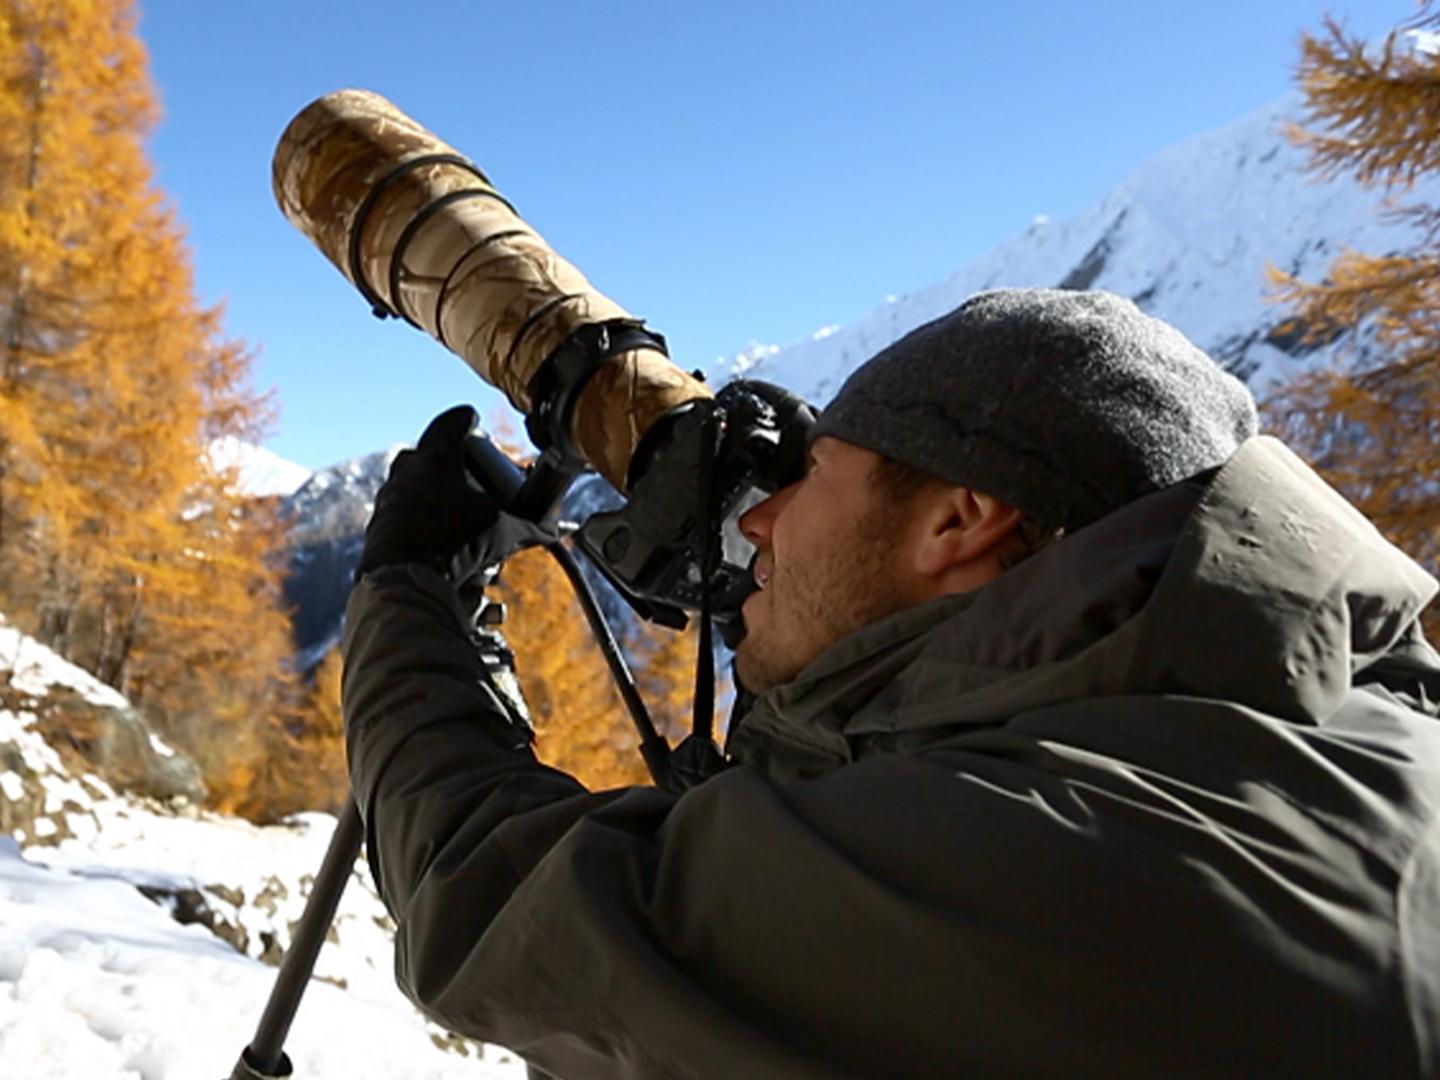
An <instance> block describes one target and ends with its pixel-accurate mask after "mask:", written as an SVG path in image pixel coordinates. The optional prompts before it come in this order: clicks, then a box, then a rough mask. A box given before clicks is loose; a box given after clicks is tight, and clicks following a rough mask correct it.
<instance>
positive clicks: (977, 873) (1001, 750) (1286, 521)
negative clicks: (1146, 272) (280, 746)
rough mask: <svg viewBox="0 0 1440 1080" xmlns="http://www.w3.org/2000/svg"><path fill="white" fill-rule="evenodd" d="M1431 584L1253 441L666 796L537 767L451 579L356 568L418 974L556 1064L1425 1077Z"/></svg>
mask: <svg viewBox="0 0 1440 1080" xmlns="http://www.w3.org/2000/svg"><path fill="white" fill-rule="evenodd" d="M1435 591H1436V584H1435V582H1434V581H1433V580H1432V579H1431V578H1430V577H1429V576H1428V575H1426V574H1425V573H1424V572H1423V571H1421V570H1420V569H1419V568H1418V567H1417V566H1416V565H1415V564H1414V563H1413V562H1411V561H1410V560H1409V559H1407V558H1406V557H1405V556H1404V555H1402V554H1401V553H1400V552H1399V551H1397V550H1396V549H1395V548H1393V547H1392V546H1390V545H1389V544H1388V543H1386V542H1385V541H1384V540H1382V539H1381V538H1380V536H1379V535H1378V534H1377V533H1376V532H1375V530H1374V529H1373V528H1372V527H1371V526H1370V525H1369V524H1368V523H1366V522H1365V521H1364V519H1363V518H1361V517H1360V516H1359V515H1358V514H1357V513H1356V512H1355V511H1354V510H1353V509H1352V508H1350V507H1349V506H1348V505H1347V504H1346V503H1344V502H1343V501H1342V500H1341V499H1340V498H1339V497H1338V496H1336V495H1335V494H1334V493H1333V492H1332V491H1330V490H1329V489H1328V488H1327V487H1325V486H1324V485H1323V484H1322V483H1321V482H1320V481H1319V479H1318V478H1317V477H1316V476H1315V475H1314V474H1313V473H1312V472H1310V471H1309V469H1308V468H1306V467H1305V466H1304V465H1303V464H1302V463H1301V462H1300V461H1299V460H1298V459H1297V458H1296V457H1294V455H1292V454H1291V453H1290V452H1289V451H1288V450H1286V449H1285V448H1284V447H1283V446H1282V445H1281V444H1279V443H1277V442H1275V441H1273V440H1270V439H1265V438H1259V439H1254V440H1251V441H1250V442H1247V443H1246V444H1245V445H1244V446H1243V447H1242V448H1241V449H1240V451H1239V452H1238V453H1237V454H1236V455H1235V457H1234V458H1233V459H1232V460H1231V461H1230V462H1229V463H1228V464H1227V465H1226V466H1225V468H1224V469H1223V470H1221V471H1220V472H1219V474H1218V475H1216V476H1214V477H1213V478H1209V479H1208V482H1205V481H1201V480H1196V481H1192V482H1191V483H1188V484H1182V485H1180V486H1178V487H1176V488H1172V489H1169V490H1167V491H1163V492H1160V493H1157V494H1155V495H1152V496H1149V497H1147V498H1144V499H1142V500H1139V501H1138V502H1136V503H1134V504H1132V505H1130V506H1129V507H1126V508H1125V509H1122V510H1121V511H1119V512H1117V513H1115V514H1113V515H1111V516H1110V517H1108V518H1106V519H1104V520H1102V521H1100V522H1098V523H1096V524H1095V525H1093V526H1091V527H1089V528H1087V529H1085V530H1082V531H1080V532H1078V533H1076V534H1075V535H1073V536H1071V537H1069V538H1067V539H1065V540H1064V541H1062V542H1061V543H1059V544H1057V545H1054V546H1053V547H1051V548H1049V549H1047V550H1045V551H1043V552H1041V553H1040V554H1038V555H1036V556H1034V557H1033V558H1031V559H1030V560H1028V561H1026V562H1025V563H1023V564H1021V565H1020V566H1018V567H1016V568H1015V569H1012V570H1010V571H1008V572H1007V573H1005V574H1004V575H1002V576H1001V577H1000V578H999V579H997V580H996V581H994V582H992V583H991V584H990V585H987V586H986V587H985V588H983V589H981V590H979V591H977V592H975V593H971V594H968V595H964V596H953V597H947V598H944V599H941V600H938V601H934V602H932V603H930V604H926V605H923V606H921V607H917V608H913V609H910V610H908V611H905V612H901V613H899V614H897V615H895V616H892V617H890V618H888V619H885V620H883V621H880V622H877V623H874V624H872V625H870V626H868V627H865V628H864V629H862V630H861V631H859V632H857V633H856V634H853V635H851V636H850V637H848V638H846V639H845V640H843V641H841V642H839V643H837V644H836V645H835V646H833V647H832V648H831V649H829V650H828V651H827V652H825V653H824V654H822V655H821V656H820V657H818V658H817V659H816V660H815V661H814V662H813V663H812V664H811V665H810V667H809V668H807V669H806V670H805V671H804V672H803V673H802V674H801V676H800V677H799V678H798V679H797V680H796V681H795V682H794V683H791V684H789V685H786V686H782V687H779V688H777V689H776V690H774V691H772V692H770V693H769V694H767V695H765V696H764V697H762V698H761V699H760V700H759V701H758V702H757V703H756V704H755V705H754V707H753V708H752V709H751V710H750V711H749V713H748V714H747V715H746V716H745V717H744V718H743V721H742V722H740V724H739V725H738V727H737V728H736V730H735V731H734V732H733V733H732V737H731V741H730V746H729V753H730V757H731V759H732V761H733V766H732V767H731V768H730V769H728V770H726V771H724V772H722V773H721V774H720V775H718V776H716V777H715V778H713V779H711V780H709V781H707V782H706V783H704V784H702V785H701V786H699V787H698V788H696V789H694V790H692V791H690V792H689V793H688V794H686V795H684V796H683V797H678V798H677V797H673V796H670V795H666V794H662V793H660V792H658V791H656V790H654V789H649V788H632V789H627V790H622V791H611V792H603V793H596V794H590V793H587V792H586V791H585V790H584V789H583V788H582V787H581V785H580V784H579V783H577V782H576V781H575V780H573V779H571V778H570V777H568V776H565V775H563V774H561V773H559V772H556V771H554V770H551V769H548V768H546V767H544V766H542V765H540V764H538V763H537V762H536V761H535V760H534V758H533V757H532V755H531V754H530V753H529V751H528V750H527V749H525V748H523V739H522V738H520V737H519V736H518V735H517V734H516V733H515V732H514V729H511V728H509V727H507V725H506V724H505V723H504V722H503V720H502V719H500V718H499V713H498V711H497V709H496V706H495V704H494V698H493V695H492V693H491V692H490V690H489V689H488V688H487V686H486V684H485V681H484V675H483V672H482V670H481V669H480V667H479V665H478V663H477V661H476V659H475V657H474V650H473V648H472V645H471V642H470V641H469V640H468V638H467V635H466V631H465V628H464V623H463V619H462V616H461V614H460V612H459V609H458V607H457V605H456V603H455V601H454V599H453V596H452V595H451V593H450V591H449V588H448V586H447V585H446V584H445V583H444V581H443V580H442V579H441V578H439V577H438V576H437V575H435V574H433V573H432V572H430V571H428V570H423V569H419V568H411V567H402V568H394V569H391V570H387V571H381V572H378V573H376V574H373V575H371V576H370V577H368V578H366V579H365V580H364V581H363V582H362V583H361V584H360V585H359V586H358V587H357V588H356V590H355V593H354V595H353V597H352V599H351V603H350V608H349V615H348V626H347V632H346V641H345V656H346V676H345V713H346V721H347V729H348V735H349V740H350V741H349V752H350V765H351V775H352V780H353V784H354V789H355V793H356V796H357V798H358V800H359V802H360V806H361V809H362V814H363V816H364V819H365V822H366V826H367V835H368V851H369V855H370V858H371V860H372V864H373V866H374V867H375V870H376V874H377V879H378V881H379V884H380V887H381V890H382V893H383V895H384V898H385V901H386V903H387V904H388V905H389V907H390V909H391V911H392V912H393V913H394V915H395V918H396V921H397V924H398V927H399V929H398V933H397V938H396V945H397V961H396V963H397V973H398V978H399V981H400V984H401V986H402V987H403V988H404V990H405V991H406V992H407V993H408V994H409V995H410V996H411V997H412V998H413V999H414V1000H415V1001H416V1002H417V1003H418V1004H419V1005H420V1007H421V1008H422V1009H424V1010H425V1011H426V1012H427V1013H428V1014H430V1015H431V1016H433V1017H434V1018H435V1019H436V1020H438V1021H439V1022H441V1023H443V1024H445V1025H446V1026H448V1027H450V1028H452V1029H453V1030H455V1031H458V1032H462V1033H464V1034H467V1035H472V1036H475V1037H478V1038H482V1039H486V1040H490V1041H492V1042H498V1043H502V1044H505V1045H507V1046H510V1047H512V1048H514V1049H515V1050H516V1051H518V1052H519V1053H521V1054H523V1055H524V1056H525V1057H526V1058H527V1059H529V1060H530V1061H532V1062H533V1063H535V1064H536V1065H538V1066H539V1067H541V1068H543V1069H544V1070H546V1071H548V1072H550V1073H552V1074H554V1075H556V1076H559V1077H566V1078H571V1080H574V1078H589V1077H631V1076H633V1077H692V1076H693V1077H725V1078H736V1077H912V1076H913V1077H952V1076H965V1075H973V1076H1005V1075H1064V1076H1167V1077H1170V1076H1238V1075H1244V1076H1252V1077H1253V1076H1277V1077H1278V1076H1284V1077H1294V1076H1330V1075H1333V1076H1353V1077H1358V1076H1366V1077H1378V1076H1429V1077H1434V1076H1437V1075H1440V722H1437V720H1436V711H1437V700H1440V657H1437V655H1436V653H1435V652H1434V650H1432V649H1431V648H1430V646H1429V645H1427V644H1426V643H1425V641H1424V639H1423V638H1422V636H1421V635H1420V632H1419V630H1418V627H1417V622H1416V618H1417V615H1418V614H1419V612H1420V611H1421V609H1422V608H1423V607H1424V605H1425V604H1426V603H1428V602H1429V600H1430V599H1431V597H1432V596H1433V595H1434V593H1435Z"/></svg>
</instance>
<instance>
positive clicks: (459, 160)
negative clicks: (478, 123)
mask: <svg viewBox="0 0 1440 1080" xmlns="http://www.w3.org/2000/svg"><path fill="white" fill-rule="evenodd" d="M426 165H454V166H456V167H457V168H461V169H464V170H465V171H466V172H469V173H473V174H474V175H475V177H476V178H477V179H478V180H479V181H480V182H481V183H482V184H484V185H485V186H486V188H488V189H490V190H491V191H494V185H492V184H491V183H490V178H489V177H488V176H486V175H485V174H484V173H483V172H482V171H481V170H480V166H478V165H476V164H475V163H474V162H473V161H470V160H468V159H467V158H463V157H461V156H460V155H459V154H421V155H419V156H418V157H413V158H410V159H409V160H407V161H402V162H401V163H400V164H399V165H397V166H395V168H393V169H391V170H390V171H389V172H388V173H386V174H385V175H384V176H382V177H381V178H380V179H379V180H378V181H376V183H375V186H374V187H372V188H371V189H370V190H369V191H368V192H366V194H365V198H364V199H362V200H361V202H360V205H359V207H357V208H356V210H355V217H354V220H352V221H351V223H350V280H351V281H353V282H354V283H355V288H356V289H358V290H359V291H360V295H361V296H363V297H364V298H365V300H366V302H367V303H368V304H369V305H370V313H371V314H372V315H374V316H375V317H376V318H377V319H394V318H397V317H398V315H399V313H398V312H396V311H395V310H393V309H392V308H391V307H390V305H389V304H388V303H386V302H385V301H384V300H383V299H381V298H380V296H379V295H377V294H376V292H375V290H374V289H372V288H371V287H370V281H369V279H368V278H366V276H365V269H364V267H363V266H362V264H361V256H360V237H361V235H362V234H363V233H364V232H365V223H366V221H367V219H368V218H369V217H370V211H371V210H373V209H374V208H375V204H376V203H377V202H379V201H380V196H381V195H383V194H384V193H385V192H386V191H387V190H388V189H389V188H390V187H391V186H392V185H393V184H395V183H396V182H397V181H398V180H400V179H401V178H402V177H404V176H405V175H406V174H407V173H410V172H413V171H414V170H416V169H420V168H424V167H425V166H426ZM494 197H495V198H497V199H499V200H500V201H501V202H503V203H505V205H506V206H507V207H510V210H511V211H512V212H513V211H514V209H515V208H514V207H513V206H510V203H509V202H507V201H506V199H505V197H504V196H503V195H501V194H499V193H498V192H495V196H494ZM392 270H393V265H392ZM391 295H392V296H393V295H394V293H391Z"/></svg>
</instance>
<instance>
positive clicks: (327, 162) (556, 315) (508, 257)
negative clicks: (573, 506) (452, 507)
mask: <svg viewBox="0 0 1440 1080" xmlns="http://www.w3.org/2000/svg"><path fill="white" fill-rule="evenodd" d="M272 178H273V183H274V188H275V197H276V199H277V201H278V202H279V204H280V208H281V210H282V211H283V212H284V214H285V216H286V217H287V218H288V219H289V220H290V222H291V223H292V224H293V225H294V226H295V227H296V228H297V229H299V230H300V231H301V232H302V233H304V234H305V235H306V236H307V237H309V238H310V240H311V241H312V242H313V243H314V244H315V245H316V247H318V248H319V249H320V251H321V252H322V253H323V254H324V255H325V257H326V258H327V259H329V260H330V262H331V263H332V264H334V265H335V267H336V268H338V269H339V270H340V272H341V273H342V274H344V275H345V276H346V277H347V278H348V279H349V280H350V282H351V283H352V284H353V285H354V286H355V287H356V289H358V290H359V291H360V293H361V294H362V295H363V296H364V297H365V299H366V300H367V301H368V302H369V303H370V305H371V307H372V309H373V310H374V311H375V312H376V314H379V315H394V316H397V317H399V318H403V319H405V320H407V321H408V322H410V323H412V324H413V325H414V326H416V327H418V328H419V329H421V330H424V331H425V332H426V333H427V334H429V335H430V336H431V337H433V338H435V339H436V340H437V341H439V342H440V343H441V344H442V345H444V346H445V347H446V348H447V349H449V350H450V351H451V352H453V353H455V354H456V355H458V356H459V357H460V358H461V359H462V360H464V361H465V363H466V364H468V365H469V366H470V368H471V369H472V370H474V372H475V373H476V374H477V375H479V376H480V377H481V378H482V379H484V380H485V381H486V382H487V383H489V384H491V385H492V386H494V387H496V388H498V389H499V390H501V391H502V392H503V393H504V394H505V395H506V397H507V398H509V400H510V403H511V404H512V405H514V406H515V408H517V409H518V410H520V412H522V413H524V414H525V415H526V417H527V418H529V419H530V420H531V421H532V424H531V432H532V434H535V433H536V431H537V427H536V425H535V424H534V423H533V421H535V420H536V419H537V415H539V414H542V413H543V414H545V418H546V424H549V425H551V426H552V427H553V428H554V431H555V435H554V437H555V438H556V439H559V440H560V441H562V442H566V443H568V444H569V445H568V449H570V450H571V451H572V452H573V453H574V454H576V455H577V456H579V457H580V458H583V459H584V460H585V461H586V462H588V463H589V464H590V465H591V466H593V467H594V468H595V469H596V471H598V472H599V473H600V474H601V475H603V476H604V477H605V478H606V479H607V480H609V481H610V482H611V483H612V484H614V485H615V486H616V487H617V488H620V489H621V490H628V480H629V479H630V477H629V468H630V462H631V459H632V457H633V456H634V454H635V450H636V448H637V446H638V445H639V444H640V441H641V439H642V438H643V436H644V435H645V433H646V432H647V431H648V430H649V429H650V428H651V426H652V425H653V424H654V423H655V422H656V421H657V420H659V419H660V418H661V417H663V416H666V415H667V414H671V413H673V412H674V411H675V410H676V409H678V408H680V407H681V406H683V405H685V404H686V403H688V402H692V401H695V400H697V399H704V398H708V397H710V396H711V395H710V391H709V390H708V389H707V388H706V387H705V385H704V384H703V383H702V382H700V381H699V380H697V379H696V378H694V377H693V376H691V375H689V374H688V373H686V372H685V371H683V370H682V369H680V368H679V367H677V366H676V365H675V364H673V363H671V361H670V359H669V358H668V356H667V355H666V353H665V351H664V343H663V340H662V339H661V338H660V337H659V335H658V334H654V333H652V332H649V331H647V330H645V329H644V327H643V324H642V323H641V322H640V320H638V319H636V318H634V317H633V316H631V315H630V314H629V312H627V311H626V310H625V309H624V308H623V307H621V306H620V305H619V304H617V303H616V302H615V301H613V300H611V299H610V298H609V297H607V296H605V295H604V294H603V293H601V292H599V291H598V290H596V289H595V288H594V287H593V286H591V284H590V283H589V282H588V281H587V280H586V279H585V276H584V275H583V274H582V273H581V272H580V271H579V270H578V269H576V268H575V267H574V266H573V265H572V264H571V263H569V262H567V261H566V260H565V259H564V258H562V257H561V256H560V255H558V254H556V252H555V250H554V249H553V248H551V247H550V245H549V244H547V243H546V242H545V240H544V238H542V237H541V236H540V234H539V233H537V232H536V231H535V230H534V229H533V228H531V227H530V226H529V225H528V224H527V223H526V222H525V220H524V219H523V218H522V217H520V215H519V214H517V213H516V212H515V209H514V207H513V206H511V205H510V203H509V201H507V200H506V199H505V197H504V196H503V195H501V194H500V192H499V191H497V190H496V188H495V186H494V185H493V184H491V182H490V180H489V178H488V177H486V175H485V173H484V172H483V171H482V170H481V169H480V168H479V167H478V166H477V165H475V164H474V163H473V162H472V161H470V160H469V159H468V158H466V157H465V156H464V155H462V154H461V153H459V152H458V151H457V150H456V149H455V148H454V147H452V146H450V145H448V144H447V143H445V142H443V141H442V140H441V139H439V138H438V137H436V136H435V135H434V134H432V133H431V132H429V131H427V130H426V129H425V128H424V127H422V126H421V125H420V124H418V123H416V122H415V121H414V120H412V119H411V118H410V117H408V116H406V115H405V114H404V113H402V112H401V111H400V110H399V109H397V108H396V107H395V106H394V105H393V104H391V103H390V102H389V101H387V100H386V99H385V98H383V97H381V96H380V95H379V94H375V93H371V92H370V91H367V90H339V91H336V92H335V93H332V94H327V95H325V96H324V97H322V98H320V99H319V100H317V101H315V102H313V103H311V104H310V105H308V106H307V107H306V108H305V109H304V110H302V111H301V112H300V113H299V115H297V116H296V117H295V118H294V119H293V120H292V121H291V122H290V124H289V126H288V127H287V128H286V129H285V132H284V134H283V135H282V136H281V138H280V143H279V145H278V146H277V147H276V150H275V157H274V163H273V169H272ZM544 426H545V425H541V427H542V428H544Z"/></svg>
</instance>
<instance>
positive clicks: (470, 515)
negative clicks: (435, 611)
mask: <svg viewBox="0 0 1440 1080" xmlns="http://www.w3.org/2000/svg"><path fill="white" fill-rule="evenodd" d="M478 419H479V417H478V416H477V414H476V412H475V410H474V409H473V408H471V407H470V406H468V405H457V406H456V407H455V408H453V409H450V410H448V411H446V412H443V413H441V414H440V415H439V416H437V417H436V418H435V419H434V420H432V421H431V422H430V426H429V427H427V428H426V429H425V433H424V434H423V435H421V436H420V442H419V444H418V445H417V446H416V448H415V449H414V450H405V451H402V452H401V453H400V454H399V456H397V457H396V458H395V461H394V463H393V464H392V465H391V466H390V475H389V477H388V478H387V479H386V481H385V483H384V484H383V485H382V486H381V488H380V491H379V494H377V495H376V496H375V511H374V513H373V514H372V515H371V516H370V524H369V525H368V526H367V527H366V529H365V546H364V549H363V550H362V552H361V554H360V564H359V566H357V567H356V569H355V577H356V579H357V580H358V579H359V578H360V577H361V576H362V575H364V574H367V573H369V572H370V571H372V570H377V569H379V568H380V567H382V566H396V565H400V564H404V563H420V564H423V565H426V566H432V567H434V568H435V569H437V570H439V571H440V572H441V573H442V574H444V575H445V576H446V577H447V578H449V579H450V581H451V583H452V584H454V585H455V586H456V588H457V589H460V588H464V587H466V586H468V585H472V584H473V583H474V581H475V579H476V578H477V577H479V576H480V575H481V574H482V573H483V572H484V571H485V570H487V569H488V568H490V567H492V566H495V565H498V564H499V563H500V562H502V561H503V560H504V559H505V558H506V557H507V556H509V555H512V554H514V552H515V551H517V550H519V549H520V548H522V547H526V546H528V545H531V544H537V543H545V542H547V541H549V540H551V539H553V537H551V536H550V534H549V533H548V532H547V530H545V529H544V528H543V527H541V526H539V525H536V524H535V523H533V522H528V521H522V520H521V519H519V518H517V517H515V516H513V515H511V514H507V513H504V512H503V510H502V509H501V505H500V502H499V500H498V499H497V498H496V497H495V495H493V494H492V493H490V492H487V491H485V490H484V489H483V488H481V486H480V484H479V483H478V482H477V479H476V477H475V476H474V475H473V473H472V470H470V469H467V468H466V453H465V443H466V439H467V437H468V436H469V435H470V434H471V432H473V431H474V430H475V425H476V423H477V422H478Z"/></svg>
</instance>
